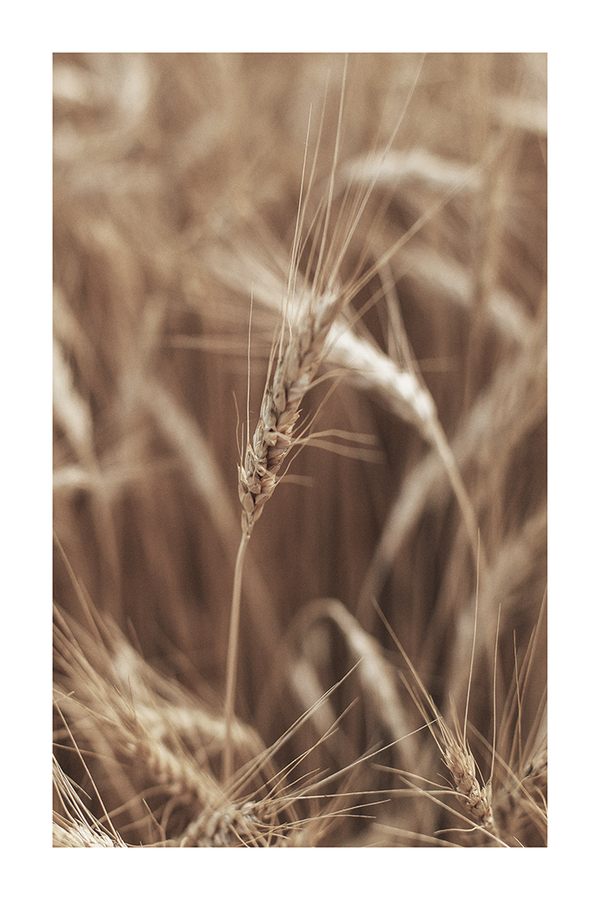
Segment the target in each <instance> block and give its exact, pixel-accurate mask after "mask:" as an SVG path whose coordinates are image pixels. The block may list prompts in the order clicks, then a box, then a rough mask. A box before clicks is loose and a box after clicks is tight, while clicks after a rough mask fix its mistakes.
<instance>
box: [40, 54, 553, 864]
mask: <svg viewBox="0 0 600 900" xmlns="http://www.w3.org/2000/svg"><path fill="white" fill-rule="evenodd" d="M53 66H54V78H53V103H54V126H53V127H54V141H53V152H54V170H53V171H54V174H53V211H54V224H53V248H54V261H53V285H54V286H53V298H54V312H53V324H54V363H53V379H54V381H53V409H54V466H53V472H54V475H53V519H54V535H53V546H54V563H53V574H54V598H55V607H54V651H55V682H54V734H53V754H54V769H53V771H54V811H53V843H54V846H55V847H95V846H102V847H121V848H132V847H140V846H142V847H217V846H218V847H233V846H251V847H333V846H335V847H488V846H490V847H491V846H493V847H511V848H512V847H515V848H516V847H522V846H525V847H535V846H546V843H547V741H546V727H547V723H546V704H547V653H546V639H547V635H546V602H547V596H546V585H547V583H546V579H547V575H546V559H547V554H546V545H547V480H546V462H547V445H546V431H547V351H546V318H547V315H546V277H547V268H546V196H547V193H546V176H547V159H546V138H547V127H546V56H545V55H544V54H517V53H506V54H493V53H492V54H476V53H469V54H460V53H455V54H452V53H450V54H431V55H424V56H421V55H419V54H397V55H393V54H368V53H364V54H349V55H348V56H344V55H338V54H312V53H307V54H277V53H274V54H237V53H230V54H216V53H215V54H211V53H204V54H185V53H180V54H142V53H139V54H138V53H131V54H129V53H121V54H62V53H59V54H55V55H54V61H53Z"/></svg>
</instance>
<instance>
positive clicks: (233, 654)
mask: <svg viewBox="0 0 600 900" xmlns="http://www.w3.org/2000/svg"><path fill="white" fill-rule="evenodd" d="M249 540H250V532H244V533H243V534H242V539H241V541H240V547H239V550H238V553H237V558H236V561H235V572H234V576H233V595H232V602H231V618H230V621H229V642H228V645H227V674H226V687H225V744H224V747H223V779H224V781H226V782H227V781H229V779H230V778H231V776H232V775H233V741H232V731H233V723H234V718H235V709H234V706H235V680H236V674H237V657H238V643H239V634H240V610H241V605H242V572H243V569H244V557H245V556H246V548H247V547H248V541H249Z"/></svg>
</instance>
